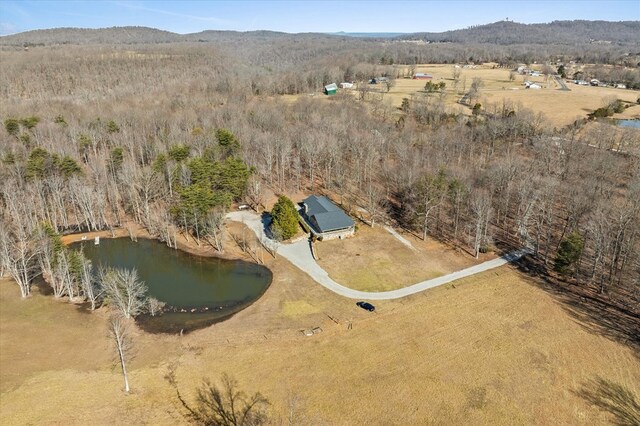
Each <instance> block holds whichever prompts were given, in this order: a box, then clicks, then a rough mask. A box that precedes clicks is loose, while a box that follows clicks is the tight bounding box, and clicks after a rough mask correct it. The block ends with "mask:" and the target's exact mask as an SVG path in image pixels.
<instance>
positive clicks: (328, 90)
mask: <svg viewBox="0 0 640 426" xmlns="http://www.w3.org/2000/svg"><path fill="white" fill-rule="evenodd" d="M336 93H338V85H337V84H335V83H331V84H327V85H326V86H324V94H325V95H335V94H336Z"/></svg>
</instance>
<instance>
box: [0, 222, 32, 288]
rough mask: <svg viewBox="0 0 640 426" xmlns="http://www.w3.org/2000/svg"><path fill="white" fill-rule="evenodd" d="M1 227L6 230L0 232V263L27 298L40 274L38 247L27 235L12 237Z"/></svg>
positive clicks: (14, 235)
mask: <svg viewBox="0 0 640 426" xmlns="http://www.w3.org/2000/svg"><path fill="white" fill-rule="evenodd" d="M1 225H2V224H1V223H0V227H2V228H4V229H3V231H0V250H1V251H0V257H1V258H2V261H1V262H0V263H2V265H3V268H5V269H6V270H7V271H8V272H9V274H10V275H11V277H12V278H13V279H14V280H15V281H16V282H17V283H18V286H19V287H20V295H21V296H22V297H27V296H29V295H30V294H31V282H32V281H33V279H34V278H35V277H36V276H38V275H39V274H40V268H39V265H38V256H39V250H38V247H37V245H36V243H35V242H34V241H30V239H29V237H28V236H27V235H23V236H22V237H20V234H18V235H16V234H13V235H11V234H10V233H9V232H7V230H6V228H5V227H4V226H1Z"/></svg>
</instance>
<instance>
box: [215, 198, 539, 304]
mask: <svg viewBox="0 0 640 426" xmlns="http://www.w3.org/2000/svg"><path fill="white" fill-rule="evenodd" d="M227 218H228V219H230V220H233V221H236V222H242V223H244V224H246V225H247V226H248V227H249V228H250V229H251V230H253V232H255V234H256V235H257V236H258V238H259V239H260V240H261V241H263V240H264V238H267V237H266V235H265V233H264V224H263V222H262V218H261V217H260V216H259V215H257V214H255V213H252V212H247V211H238V212H231V213H228V214H227ZM309 244H310V243H309V241H307V240H306V239H305V240H302V241H297V242H295V243H292V244H280V246H279V248H278V254H279V255H281V256H282V257H284V258H285V259H287V260H288V261H289V262H291V263H292V264H294V265H295V266H296V267H297V268H298V269H300V270H302V271H303V272H305V273H307V274H308V275H309V276H310V277H311V278H313V279H314V280H315V281H316V282H317V283H318V284H320V285H322V286H323V287H325V288H327V289H329V290H331V291H333V292H334V293H336V294H339V295H341V296H344V297H348V298H350V299H364V300H390V299H399V298H401V297H406V296H410V295H412V294H416V293H419V292H421V291H424V290H427V289H430V288H434V287H438V286H441V285H443V284H447V283H450V282H452V281H455V280H459V279H461V278H465V277H468V276H471V275H474V274H477V273H480V272H484V271H488V270H490V269H493V268H497V267H499V266H502V265H505V264H507V263H509V262H513V261H515V260H517V259H519V258H521V257H522V256H524V255H525V254H527V253H528V252H529V250H528V249H524V250H516V251H513V252H511V253H507V254H506V255H504V256H502V257H499V258H497V259H493V260H489V261H487V262H483V263H481V264H479V265H475V266H472V267H470V268H465V269H462V270H460V271H456V272H452V273H451V274H447V275H443V276H441V277H437V278H433V279H430V280H426V281H421V282H419V283H416V284H413V285H410V286H408V287H404V288H399V289H397V290H391V291H380V292H369V291H359V290H353V289H350V288H348V287H345V286H343V285H340V284H338V283H337V282H335V281H334V280H332V279H331V278H330V277H329V274H328V273H327V271H325V270H324V269H322V268H321V267H320V265H318V263H317V262H316V261H315V259H314V258H313V256H312V255H311V249H310V247H309Z"/></svg>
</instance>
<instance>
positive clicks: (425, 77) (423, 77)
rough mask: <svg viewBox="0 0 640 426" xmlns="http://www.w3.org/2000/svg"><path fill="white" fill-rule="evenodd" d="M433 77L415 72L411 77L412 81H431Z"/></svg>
mask: <svg viewBox="0 0 640 426" xmlns="http://www.w3.org/2000/svg"><path fill="white" fill-rule="evenodd" d="M432 78H433V76H432V75H431V74H425V73H423V72H417V73H415V74H414V75H413V79H414V80H431V79H432Z"/></svg>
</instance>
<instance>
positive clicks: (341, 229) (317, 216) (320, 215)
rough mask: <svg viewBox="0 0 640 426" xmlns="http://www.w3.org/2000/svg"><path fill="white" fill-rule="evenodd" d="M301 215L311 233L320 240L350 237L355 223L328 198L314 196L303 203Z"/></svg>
mask: <svg viewBox="0 0 640 426" xmlns="http://www.w3.org/2000/svg"><path fill="white" fill-rule="evenodd" d="M301 204H302V210H301V211H300V215H301V216H302V218H303V219H304V220H305V222H306V223H307V224H308V225H309V228H310V229H311V233H312V234H313V235H315V236H316V237H317V238H318V239H320V240H331V239H334V238H340V239H342V238H346V237H350V236H352V235H353V234H354V232H355V222H354V221H353V219H351V218H350V217H349V216H348V215H347V214H346V213H345V212H344V211H342V209H340V207H338V206H336V205H335V204H333V203H332V202H331V200H329V199H328V198H327V197H324V196H318V195H312V196H310V197H308V198H306V199H305V200H304V201H303V202H302V203H301Z"/></svg>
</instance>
